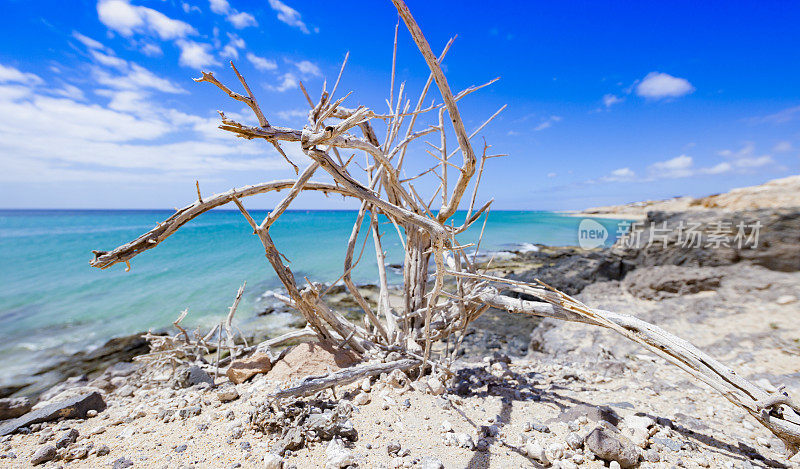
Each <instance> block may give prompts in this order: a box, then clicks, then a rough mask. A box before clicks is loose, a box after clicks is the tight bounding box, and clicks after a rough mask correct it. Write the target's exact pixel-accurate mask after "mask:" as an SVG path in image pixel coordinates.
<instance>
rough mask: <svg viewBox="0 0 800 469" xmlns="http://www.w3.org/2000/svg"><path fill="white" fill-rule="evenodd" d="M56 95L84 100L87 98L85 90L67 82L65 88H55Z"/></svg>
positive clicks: (74, 99)
mask: <svg viewBox="0 0 800 469" xmlns="http://www.w3.org/2000/svg"><path fill="white" fill-rule="evenodd" d="M53 93H54V94H55V95H56V96H62V97H64V98H70V99H72V100H73V101H83V100H84V99H86V96H85V95H84V94H83V90H81V89H80V88H78V87H77V86H74V85H70V84H66V85H64V87H63V88H61V89H58V90H55V91H54V92H53Z"/></svg>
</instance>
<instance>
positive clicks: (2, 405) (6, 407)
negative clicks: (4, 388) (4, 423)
mask: <svg viewBox="0 0 800 469" xmlns="http://www.w3.org/2000/svg"><path fill="white" fill-rule="evenodd" d="M32 406H33V404H32V403H31V399H30V398H29V397H6V398H4V399H0V420H8V419H14V418H17V417H19V416H20V415H24V414H26V413H27V412H29V411H30V410H31V407H32Z"/></svg>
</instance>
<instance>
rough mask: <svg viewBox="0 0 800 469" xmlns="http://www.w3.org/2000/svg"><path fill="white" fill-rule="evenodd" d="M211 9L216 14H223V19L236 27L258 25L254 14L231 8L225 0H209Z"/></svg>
mask: <svg viewBox="0 0 800 469" xmlns="http://www.w3.org/2000/svg"><path fill="white" fill-rule="evenodd" d="M209 6H210V7H211V11H213V12H214V13H216V14H218V15H223V16H225V19H226V20H228V22H229V23H231V24H232V25H233V27H234V28H236V29H244V28H246V27H248V26H258V21H256V18H255V16H253V15H251V14H250V13H247V12H244V11H239V10H236V9H235V8H231V4H230V3H228V1H227V0H209Z"/></svg>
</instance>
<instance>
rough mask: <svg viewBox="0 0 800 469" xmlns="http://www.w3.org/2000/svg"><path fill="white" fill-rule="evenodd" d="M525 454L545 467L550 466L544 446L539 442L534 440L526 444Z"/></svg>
mask: <svg viewBox="0 0 800 469" xmlns="http://www.w3.org/2000/svg"><path fill="white" fill-rule="evenodd" d="M525 452H526V453H527V454H528V457H529V458H531V459H533V460H534V461H536V462H539V463H541V464H544V465H549V464H550V462H549V460H548V459H547V455H546V454H545V451H544V448H543V447H542V445H540V444H539V443H538V442H536V441H534V440H532V439H531V440H528V441H527V442H526V443H525Z"/></svg>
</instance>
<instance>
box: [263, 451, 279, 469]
mask: <svg viewBox="0 0 800 469" xmlns="http://www.w3.org/2000/svg"><path fill="white" fill-rule="evenodd" d="M281 468H283V458H282V457H280V456H278V455H277V454H275V453H267V454H265V455H264V469H281Z"/></svg>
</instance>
